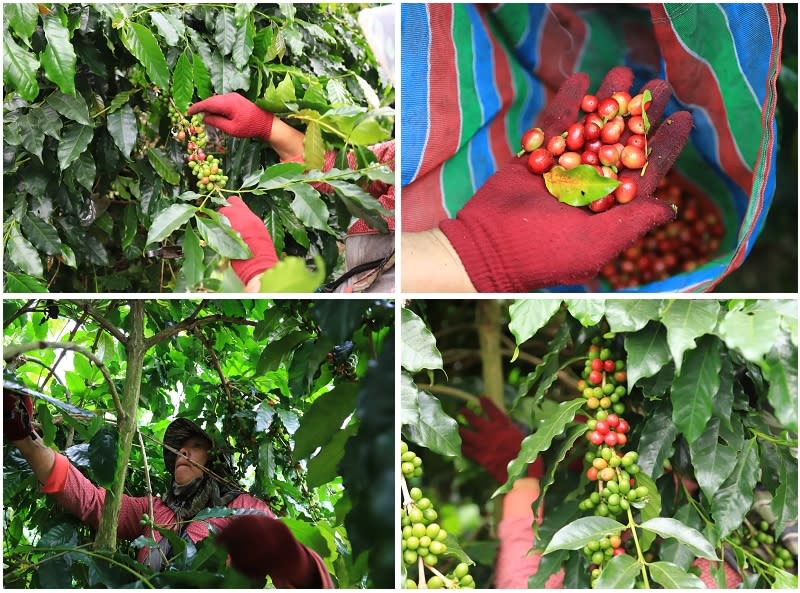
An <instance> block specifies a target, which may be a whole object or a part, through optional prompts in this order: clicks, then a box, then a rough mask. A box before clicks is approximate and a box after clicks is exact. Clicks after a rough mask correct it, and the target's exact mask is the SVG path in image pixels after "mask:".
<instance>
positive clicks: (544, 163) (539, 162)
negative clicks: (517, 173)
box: [528, 148, 553, 175]
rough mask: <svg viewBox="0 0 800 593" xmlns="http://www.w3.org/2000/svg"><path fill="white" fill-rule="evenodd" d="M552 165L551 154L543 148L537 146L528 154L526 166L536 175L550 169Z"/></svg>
mask: <svg viewBox="0 0 800 593" xmlns="http://www.w3.org/2000/svg"><path fill="white" fill-rule="evenodd" d="M552 166H553V155H552V154H550V152H548V151H547V150H546V149H544V148H537V149H536V150H534V151H533V152H531V153H530V156H528V168H529V169H530V170H531V171H532V172H533V173H536V174H537V175H541V174H543V173H546V172H547V171H549V170H550V168H551V167H552Z"/></svg>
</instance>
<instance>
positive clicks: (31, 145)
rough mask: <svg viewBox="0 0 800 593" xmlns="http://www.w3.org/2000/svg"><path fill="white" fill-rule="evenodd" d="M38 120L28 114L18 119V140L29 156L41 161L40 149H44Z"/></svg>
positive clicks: (42, 133)
mask: <svg viewBox="0 0 800 593" xmlns="http://www.w3.org/2000/svg"><path fill="white" fill-rule="evenodd" d="M39 121H40V120H39V119H38V118H37V117H36V116H35V115H34V114H33V113H29V114H27V115H25V116H22V117H20V118H19V120H18V122H19V124H20V139H21V140H22V146H24V147H25V150H27V151H28V152H30V153H31V154H35V155H36V156H37V157H39V161H42V148H44V131H42V129H41V127H39Z"/></svg>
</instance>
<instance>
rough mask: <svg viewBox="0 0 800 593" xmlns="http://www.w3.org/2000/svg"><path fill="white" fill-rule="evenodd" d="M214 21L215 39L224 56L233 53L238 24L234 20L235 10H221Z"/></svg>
mask: <svg viewBox="0 0 800 593" xmlns="http://www.w3.org/2000/svg"><path fill="white" fill-rule="evenodd" d="M213 23H214V41H216V44H217V47H218V48H219V49H220V51H221V53H222V55H223V56H229V55H231V52H232V51H233V46H234V44H235V43H236V25H235V24H234V22H233V12H232V11H230V10H221V11H219V12H218V13H217V15H216V18H215V19H214V20H213Z"/></svg>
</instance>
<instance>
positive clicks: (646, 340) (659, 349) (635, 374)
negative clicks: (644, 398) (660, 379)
mask: <svg viewBox="0 0 800 593" xmlns="http://www.w3.org/2000/svg"><path fill="white" fill-rule="evenodd" d="M625 351H626V352H627V353H628V389H629V390H630V389H631V388H632V387H633V386H634V385H636V382H637V381H638V380H639V379H641V378H642V377H652V376H653V375H655V374H656V373H657V372H658V371H659V370H660V369H661V368H662V367H663V366H664V365H666V364H667V363H668V362H669V361H670V353H669V347H668V346H667V331H666V329H665V328H664V326H663V325H661V324H660V323H650V324H648V325H647V326H646V327H645V328H644V329H642V330H640V331H638V332H636V333H630V334H626V335H625Z"/></svg>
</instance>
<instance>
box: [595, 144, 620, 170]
mask: <svg viewBox="0 0 800 593" xmlns="http://www.w3.org/2000/svg"><path fill="white" fill-rule="evenodd" d="M597 158H599V159H600V162H601V163H603V164H604V165H606V166H609V167H616V166H617V165H619V151H618V150H617V147H616V146H611V145H608V144H606V145H603V146H601V147H600V150H598V151H597Z"/></svg>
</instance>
